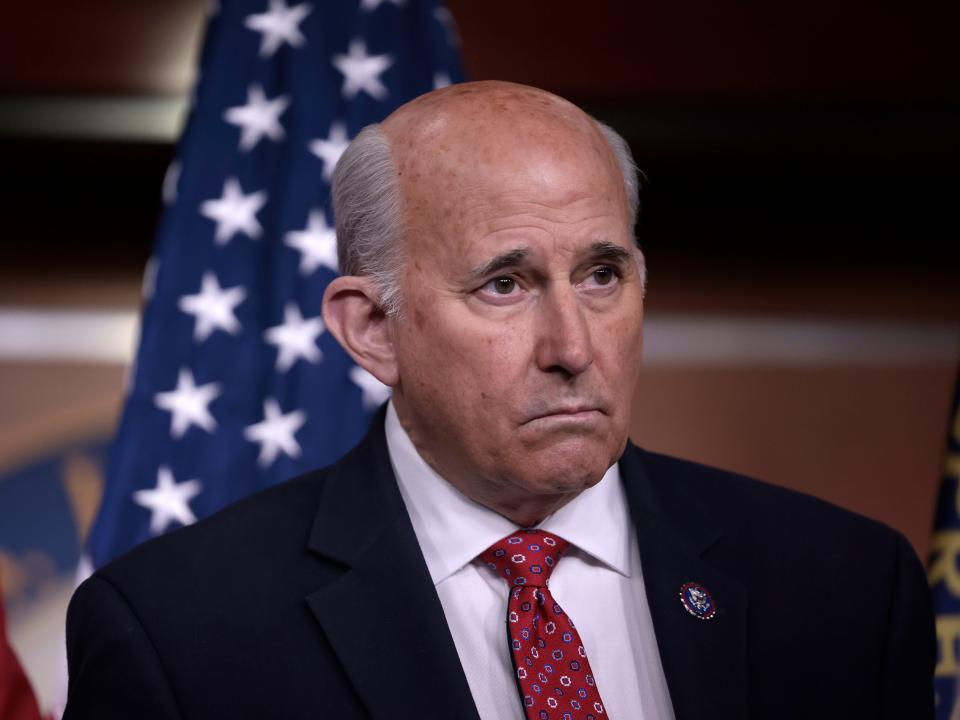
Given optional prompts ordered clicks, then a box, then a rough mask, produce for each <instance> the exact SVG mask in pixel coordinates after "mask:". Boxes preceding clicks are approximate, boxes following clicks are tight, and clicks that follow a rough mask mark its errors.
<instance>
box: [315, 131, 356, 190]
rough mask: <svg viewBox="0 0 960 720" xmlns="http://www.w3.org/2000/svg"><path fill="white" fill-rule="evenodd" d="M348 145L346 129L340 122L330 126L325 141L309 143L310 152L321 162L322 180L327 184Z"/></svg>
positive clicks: (317, 140) (319, 139)
mask: <svg viewBox="0 0 960 720" xmlns="http://www.w3.org/2000/svg"><path fill="white" fill-rule="evenodd" d="M349 144H350V139H349V138H348V137H347V128H346V126H345V125H344V124H343V123H342V122H335V123H333V124H331V125H330V134H329V135H328V136H327V139H326V140H324V139H323V138H317V139H316V140H311V141H310V152H312V153H313V154H314V155H316V156H317V157H318V158H320V159H321V160H323V179H324V180H326V181H327V182H330V178H331V177H333V169H334V168H335V167H336V166H337V161H339V160H340V156H341V155H343V151H344V150H346V149H347V146H348V145H349Z"/></svg>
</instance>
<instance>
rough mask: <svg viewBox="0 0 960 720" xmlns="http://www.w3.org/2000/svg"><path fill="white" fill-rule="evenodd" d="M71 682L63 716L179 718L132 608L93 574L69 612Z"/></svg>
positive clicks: (68, 719) (70, 718) (78, 718)
mask: <svg viewBox="0 0 960 720" xmlns="http://www.w3.org/2000/svg"><path fill="white" fill-rule="evenodd" d="M67 667H68V670H69V673H70V684H69V688H68V691H67V707H66V710H65V711H64V715H63V717H64V720H85V719H86V718H97V719H98V720H109V719H111V718H142V719H143V720H160V719H161V718H163V719H164V720H172V719H173V718H177V719H179V718H182V714H181V713H180V710H179V708H178V707H177V703H176V701H175V699H174V695H173V692H172V689H171V687H170V682H169V680H168V678H167V677H166V675H165V674H164V671H163V668H162V666H161V664H160V659H159V657H158V656H157V653H156V649H155V648H154V646H153V643H152V642H151V641H150V638H149V637H148V636H147V634H146V633H145V632H144V629H143V627H142V625H141V624H140V621H139V620H138V619H137V616H136V614H135V613H134V611H133V609H132V608H131V607H130V605H129V604H128V603H127V601H126V600H125V599H124V598H123V596H122V595H121V593H120V592H119V591H118V590H117V588H116V587H115V586H114V585H113V584H111V583H110V582H109V581H108V580H105V579H103V578H101V577H98V576H96V575H94V576H93V577H90V578H88V579H87V580H86V581H85V582H84V583H83V584H82V585H80V587H79V588H78V589H77V591H76V593H74V596H73V598H72V599H71V601H70V607H69V609H68V610H67Z"/></svg>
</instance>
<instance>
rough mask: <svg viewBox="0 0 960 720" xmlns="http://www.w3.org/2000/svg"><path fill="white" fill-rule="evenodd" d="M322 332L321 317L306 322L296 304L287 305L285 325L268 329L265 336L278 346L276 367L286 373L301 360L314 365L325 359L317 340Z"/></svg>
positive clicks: (284, 315)
mask: <svg viewBox="0 0 960 720" xmlns="http://www.w3.org/2000/svg"><path fill="white" fill-rule="evenodd" d="M322 332H323V320H321V319H320V318H319V317H314V318H310V319H309V320H304V318H303V316H302V315H301V314H300V308H298V307H297V305H296V303H287V305H286V307H284V308H283V324H282V325H276V326H274V327H271V328H267V329H266V331H264V333H263V335H264V337H265V338H266V340H267V342H268V343H270V344H271V345H276V346H277V348H278V350H279V352H278V353H277V366H276V367H277V370H278V371H279V372H282V373H285V372H286V371H287V370H289V369H290V368H291V367H292V366H293V364H294V363H295V362H296V361H297V360H299V359H300V358H303V359H304V360H306V361H308V362H312V363H317V362H319V361H320V360H321V359H322V358H323V353H321V352H320V348H318V347H317V338H318V337H320V334H321V333H322Z"/></svg>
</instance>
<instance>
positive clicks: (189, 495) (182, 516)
mask: <svg viewBox="0 0 960 720" xmlns="http://www.w3.org/2000/svg"><path fill="white" fill-rule="evenodd" d="M201 490H203V485H202V484H201V483H200V481H199V480H184V481H183V482H182V483H178V482H177V481H176V480H174V478H173V472H172V471H171V470H170V468H169V467H167V466H166V465H161V466H160V469H159V470H158V471H157V485H156V487H154V488H153V489H152V490H137V491H135V492H134V493H133V501H134V502H135V503H137V505H140V506H141V507H145V508H146V509H147V510H149V511H150V532H151V533H152V534H153V535H159V534H160V533H162V532H163V531H164V530H166V529H167V527H168V526H169V525H170V523H172V522H174V521H176V522H178V523H180V524H181V525H190V524H192V523H195V522H196V521H197V516H196V515H194V514H193V510H191V509H190V501H191V500H192V499H193V498H194V497H196V496H197V495H198V494H199V493H200V491H201Z"/></svg>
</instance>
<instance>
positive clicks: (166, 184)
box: [160, 160, 183, 205]
mask: <svg viewBox="0 0 960 720" xmlns="http://www.w3.org/2000/svg"><path fill="white" fill-rule="evenodd" d="M181 170H183V166H182V165H181V163H180V161H179V160H174V161H173V162H171V163H170V164H169V165H167V171H166V172H165V173H164V174H163V185H162V186H161V188H162V189H161V191H160V194H161V196H162V197H163V204H164V205H173V203H174V202H176V200H177V186H178V185H179V184H180V172H181Z"/></svg>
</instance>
